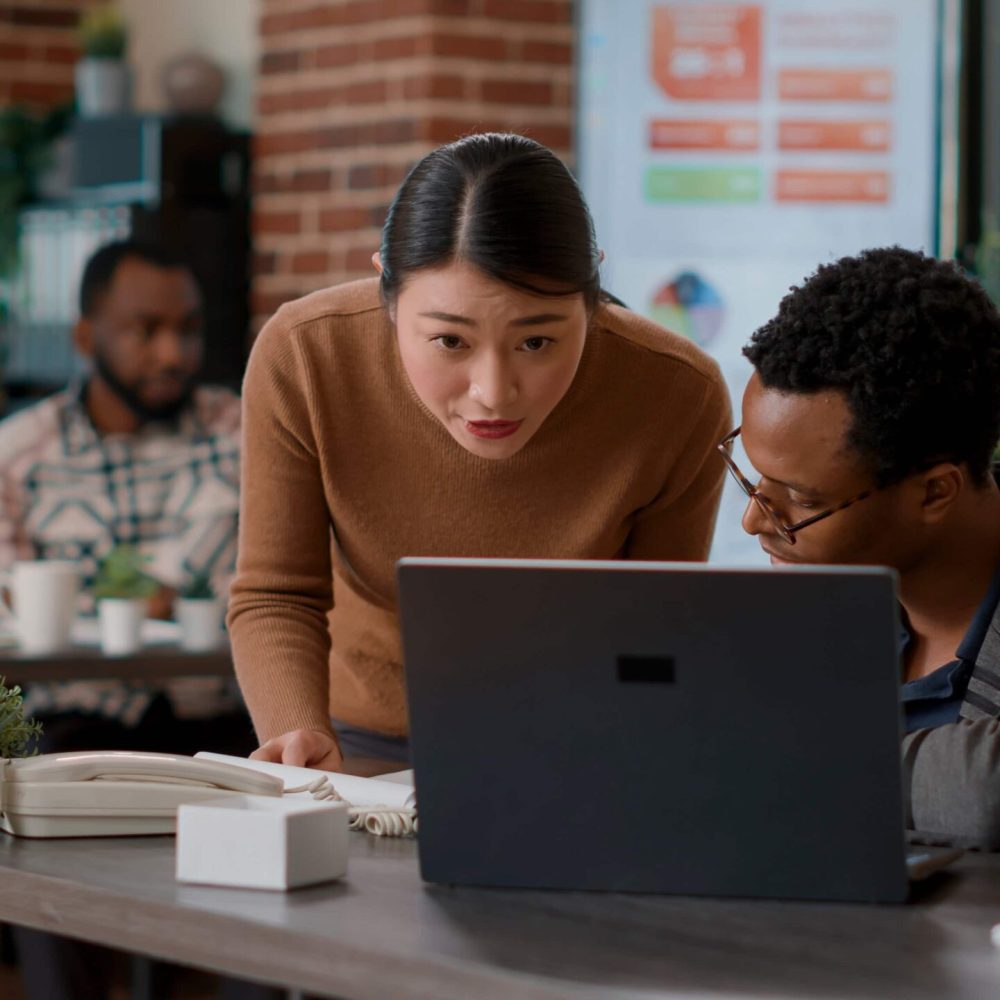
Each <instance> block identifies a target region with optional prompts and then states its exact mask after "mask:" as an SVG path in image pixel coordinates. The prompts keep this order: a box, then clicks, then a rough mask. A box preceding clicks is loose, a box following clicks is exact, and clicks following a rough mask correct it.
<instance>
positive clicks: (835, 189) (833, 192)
mask: <svg viewBox="0 0 1000 1000" xmlns="http://www.w3.org/2000/svg"><path fill="white" fill-rule="evenodd" d="M774 197H775V200H776V201H782V202H796V201H798V202H803V201H805V202H865V203H870V204H884V203H885V202H887V201H888V200H889V174H888V173H887V172H886V171H884V170H779V171H778V172H777V174H776V175H775V184H774Z"/></svg>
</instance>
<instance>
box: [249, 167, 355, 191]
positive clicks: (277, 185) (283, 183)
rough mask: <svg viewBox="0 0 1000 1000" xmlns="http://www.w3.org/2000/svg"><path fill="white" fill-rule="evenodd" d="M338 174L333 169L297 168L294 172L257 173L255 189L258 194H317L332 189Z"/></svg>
mask: <svg viewBox="0 0 1000 1000" xmlns="http://www.w3.org/2000/svg"><path fill="white" fill-rule="evenodd" d="M335 179H336V175H335V174H334V172H333V171H332V170H296V171H295V173H292V174H270V173H268V174H257V175H256V177H254V191H255V192H256V193H257V194H288V193H298V194H317V193H321V192H326V191H330V190H332V189H333V187H334V184H335Z"/></svg>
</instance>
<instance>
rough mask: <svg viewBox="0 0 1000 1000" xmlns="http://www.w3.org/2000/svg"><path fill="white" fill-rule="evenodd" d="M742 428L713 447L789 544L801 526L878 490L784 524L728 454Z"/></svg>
mask: <svg viewBox="0 0 1000 1000" xmlns="http://www.w3.org/2000/svg"><path fill="white" fill-rule="evenodd" d="M741 430H743V425H742V424H741V425H740V426H739V427H737V428H736V429H735V430H733V431H730V432H729V433H728V434H727V435H726V436H725V437H724V438H723V439H722V440H721V441H720V442H719V443H718V444H717V445H716V446H715V447H716V449H717V450H718V452H719V454H720V455H721V456H722V458H723V461H724V462H725V463H726V468H727V469H728V470H729V473H730V475H731V476H732V477H733V479H735V480H736V482H737V483H738V484H739V486H740V489H741V490H743V492H744V493H745V494H746V495H747V497H749V498H750V500H752V501H753V502H754V503H755V504H756V505H757V507H758V508H759V509H760V510H761V511H762V512H763V513H764V514H765V516H766V517H767V519H768V520H769V521H770V522H771V523H772V524H773V525H774V527H775V528H776V529H777V531H778V534H779V535H781V537H782V538H783V539H784V540H785V541H786V542H787V543H788V544H789V545H794V544H795V535H796V533H797V532H799V531H801V530H802V529H803V528H808V527H809V526H810V525H812V524H815V523H816V522H817V521H822V520H824V519H825V518H828V517H829V516H830V515H831V514H836V513H837V512H838V511H842V510H846V509H847V508H848V507H850V506H852V505H853V504H856V503H857V502H858V501H859V500H865V499H867V498H868V497H870V496H871V495H872V494H873V493H877V492H878V487H872V488H870V489H867V490H862V491H861V492H860V493H858V494H857V495H856V496H853V497H851V498H850V500H845V501H844V502H843V503H840V504H837V505H836V506H835V507H831V508H829V510H824V511H821V512H820V513H819V514H813V515H812V516H811V517H807V518H805V519H803V520H801V521H796V522H795V524H785V522H784V521H783V520H782V519H781V517H780V515H779V514H778V512H777V511H776V510H775V509H774V508H773V507H772V506H771V501H770V500H769V499H768V498H767V497H766V496H764V494H763V493H761V492H760V490H759V489H758V488H757V487H756V486H754V484H753V483H751V482H750V480H749V479H747V477H746V476H744V475H743V473H742V472H741V471H740V467H739V466H738V465H737V464H736V462H735V461H733V456H732V455H730V454H729V448H730V447H731V445H732V443H733V442H734V441H735V440H736V439H737V438H738V437H739V434H740V431H741Z"/></svg>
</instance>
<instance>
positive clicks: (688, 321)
mask: <svg viewBox="0 0 1000 1000" xmlns="http://www.w3.org/2000/svg"><path fill="white" fill-rule="evenodd" d="M649 312H650V318H651V319H653V320H655V321H656V322H657V323H659V324H660V325H661V326H665V327H666V328H667V329H668V330H673V332H674V333H679V334H681V335H682V336H684V337H687V338H688V339H689V340H693V341H694V342H695V343H696V344H697V345H698V346H699V347H708V346H709V345H710V344H711V343H712V341H713V340H714V339H715V337H716V336H717V335H718V333H719V330H720V329H721V327H722V320H723V318H724V316H725V309H724V308H723V305H722V297H721V296H720V295H719V293H718V292H717V291H716V290H715V289H714V288H713V287H712V286H711V285H710V284H709V283H708V282H707V281H705V279H704V278H702V277H701V275H699V274H697V273H696V272H695V271H682V272H681V273H680V274H678V275H677V276H676V277H675V278H673V279H671V280H670V281H668V282H667V283H666V284H664V285H662V286H661V287H660V289H659V290H658V291H657V293H656V294H655V295H654V296H653V300H652V303H651V306H650V311H649Z"/></svg>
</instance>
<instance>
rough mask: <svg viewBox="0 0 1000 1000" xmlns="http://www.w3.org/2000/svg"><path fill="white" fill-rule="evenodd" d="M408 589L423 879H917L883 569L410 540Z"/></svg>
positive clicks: (775, 889)
mask: <svg viewBox="0 0 1000 1000" xmlns="http://www.w3.org/2000/svg"><path fill="white" fill-rule="evenodd" d="M399 598H400V612H401V618H402V632H403V650H404V660H405V664H406V677H407V688H408V698H409V708H410V726H411V750H412V756H413V765H414V771H415V779H416V792H417V801H418V803H419V810H420V836H419V851H420V865H421V872H422V875H423V877H424V879H426V880H427V881H429V882H438V883H450V884H471V885H492V886H526V887H534V888H563V889H599V890H616V891H635V892H658V893H685V894H699V895H701V894H705V895H722V896H758V897H769V898H793V899H823V900H864V901H886V902H888V901H900V900H903V899H905V898H906V896H907V893H908V867H907V860H906V848H905V842H904V830H903V805H902V791H901V767H900V749H899V743H900V732H901V713H900V702H899V668H898V655H899V654H898V649H897V643H898V636H899V626H898V613H897V603H896V587H895V575H894V574H893V573H892V572H891V571H889V570H884V569H876V568H828V567H794V568H788V569H767V570H748V569H720V568H713V567H706V566H704V565H692V564H671V563H638V562H549V561H524V560H487V559H476V560H472V559H404V560H402V561H401V562H400V564H399ZM957 853H960V852H952V853H951V854H950V855H949V854H948V853H944V854H941V853H939V854H937V855H934V854H933V853H932V852H929V851H919V852H915V859H916V860H915V862H914V869H915V871H918V872H919V874H926V873H927V871H929V870H930V869H931V868H933V867H935V866H939V865H940V864H943V863H945V862H946V861H947V860H950V857H954V856H956V854H957Z"/></svg>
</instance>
